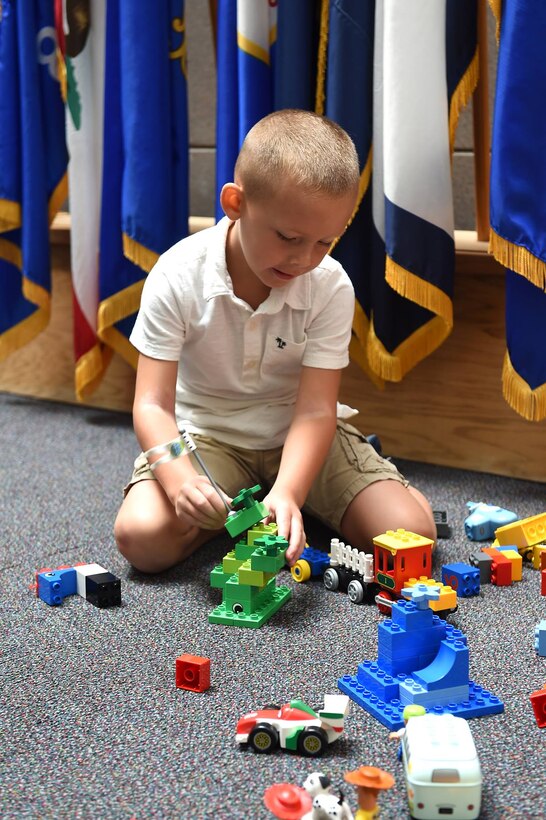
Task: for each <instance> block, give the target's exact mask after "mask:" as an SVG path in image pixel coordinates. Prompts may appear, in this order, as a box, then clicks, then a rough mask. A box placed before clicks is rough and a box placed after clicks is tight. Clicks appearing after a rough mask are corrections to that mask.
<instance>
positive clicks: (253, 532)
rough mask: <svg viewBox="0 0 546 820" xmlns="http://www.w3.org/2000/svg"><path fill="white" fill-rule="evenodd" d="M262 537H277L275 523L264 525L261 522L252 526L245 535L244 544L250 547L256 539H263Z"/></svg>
mask: <svg viewBox="0 0 546 820" xmlns="http://www.w3.org/2000/svg"><path fill="white" fill-rule="evenodd" d="M264 535H277V525H276V524H275V523H271V524H264V523H263V522H261V521H260V523H259V524H254V526H253V527H251V528H250V529H249V530H248V532H247V534H246V542H247V544H249V546H252V544H253V543H254V541H255V540H256V539H257V538H263V536H264Z"/></svg>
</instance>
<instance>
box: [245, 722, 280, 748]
mask: <svg viewBox="0 0 546 820" xmlns="http://www.w3.org/2000/svg"><path fill="white" fill-rule="evenodd" d="M248 742H249V744H250V746H252V748H253V749H254V751H255V752H258V754H269V752H272V751H273V750H274V749H276V748H277V746H278V745H279V733H278V732H277V730H276V729H275V727H274V726H269V724H267V723H259V724H258V725H257V726H255V727H254V729H253V730H252V731H251V733H250V734H249V736H248Z"/></svg>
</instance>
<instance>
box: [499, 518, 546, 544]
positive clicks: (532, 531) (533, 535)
mask: <svg viewBox="0 0 546 820" xmlns="http://www.w3.org/2000/svg"><path fill="white" fill-rule="evenodd" d="M495 537H496V538H497V540H498V542H499V544H500V545H501V547H510V546H512V544H514V546H516V547H517V548H518V550H521V549H524V548H525V547H532V546H534V545H535V544H540V543H541V541H546V513H539V515H533V516H531V517H530V518H522V519H520V520H519V521H514V523H513V524H506V525H505V526H504V527H499V528H498V529H497V530H495Z"/></svg>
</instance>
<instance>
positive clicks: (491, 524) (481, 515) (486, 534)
mask: <svg viewBox="0 0 546 820" xmlns="http://www.w3.org/2000/svg"><path fill="white" fill-rule="evenodd" d="M466 506H467V507H468V509H469V510H470V515H469V516H468V517H467V518H466V519H465V522H464V531H465V533H466V535H467V537H468V538H470V539H471V540H472V541H487V540H490V539H492V538H494V537H495V530H496V529H498V527H504V526H506V524H513V523H514V521H517V520H518V518H519V516H518V515H517V514H516V513H515V512H512V511H511V510H505V509H503V508H502V507H496V506H494V505H493V504H483V503H479V502H476V501H468V502H467V505H466Z"/></svg>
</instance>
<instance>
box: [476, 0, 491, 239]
mask: <svg viewBox="0 0 546 820" xmlns="http://www.w3.org/2000/svg"><path fill="white" fill-rule="evenodd" d="M477 14H478V61H479V62H478V83H477V85H476V90H475V91H474V98H473V101H472V114H473V125H474V183H475V191H476V232H477V238H478V240H479V241H487V240H488V239H489V164H490V154H489V152H490V136H489V96H488V82H487V73H488V66H487V6H486V0H478V8H477Z"/></svg>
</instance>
